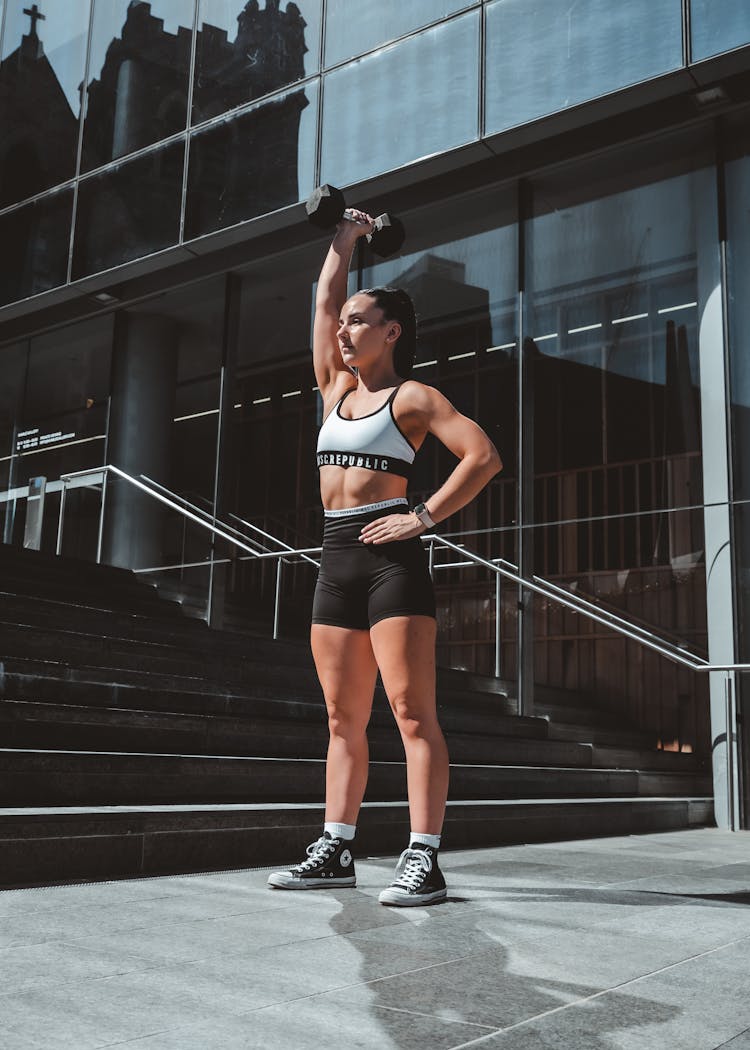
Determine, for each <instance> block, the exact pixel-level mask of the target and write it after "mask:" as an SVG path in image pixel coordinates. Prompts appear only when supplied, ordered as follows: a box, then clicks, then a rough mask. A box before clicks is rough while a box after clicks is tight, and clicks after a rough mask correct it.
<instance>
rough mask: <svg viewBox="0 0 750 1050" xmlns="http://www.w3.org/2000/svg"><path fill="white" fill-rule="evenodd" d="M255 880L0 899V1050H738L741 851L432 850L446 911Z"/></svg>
mask: <svg viewBox="0 0 750 1050" xmlns="http://www.w3.org/2000/svg"><path fill="white" fill-rule="evenodd" d="M393 863H394V858H393V857H388V858H380V857H375V858H358V860H357V872H358V880H359V881H358V886H357V888H356V889H351V890H347V889H338V890H331V891H325V892H317V893H287V892H284V891H278V890H270V889H269V888H268V887H267V886H266V878H267V874H268V872H267V871H266V870H248V869H245V870H242V869H238V870H232V871H223V872H221V871H220V872H210V873H206V874H193V875H181V876H174V877H163V878H145V879H131V880H125V881H121V882H98V883H88V884H79V885H64V886H63V885H61V886H48V887H40V888H35V889H25V890H24V889H22V890H8V891H5V892H2V893H0V1016H1V1017H2V1038H1V1039H0V1044H1V1045H2V1048H3V1050H100V1048H104V1047H119V1048H125V1050H214V1048H215V1050H239V1048H243V1050H245V1048H247V1050H250V1048H255V1047H257V1048H263V1050H267V1048H268V1047H269V1046H271V1047H273V1048H274V1050H287V1048H289V1050H306V1048H307V1047H313V1046H322V1045H328V1044H330V1043H331V1042H332V1041H333V1043H334V1045H346V1046H351V1047H362V1048H373V1050H402V1048H403V1050H406V1048H409V1050H411V1048H413V1047H414V1046H415V1045H429V1046H433V1047H435V1048H437V1050H443V1048H444V1050H463V1048H469V1047H471V1048H473V1047H477V1048H480V1047H481V1048H484V1050H540V1048H541V1050H544V1048H547V1047H549V1048H554V1050H654V1048H661V1047H669V1050H718V1048H719V1047H721V1048H724V1047H726V1048H728V1050H750V996H748V995H747V989H748V988H750V834H748V833H746V832H741V833H737V834H731V833H729V832H722V831H718V830H717V829H704V828H701V829H695V830H690V831H679V832H672V833H657V834H653V835H637V836H617V837H613V838H609V839H607V838H602V839H591V840H581V841H569V842H563V843H540V844H533V845H527V846H518V845H515V846H509V847H505V848H494V849H478V850H465V851H460V852H445V853H444V854H443V857H442V866H443V867H444V869H445V871H446V873H447V875H448V880H449V897H448V900H447V901H446V902H445V903H443V904H440V905H437V906H434V907H422V908H410V909H395V908H384V907H382V906H381V905H379V904H378V902H377V895H378V892H379V891H380V889H381V888H382V886H383V885H385V884H387V883H388V882H389V881H390V879H391V877H392V874H393Z"/></svg>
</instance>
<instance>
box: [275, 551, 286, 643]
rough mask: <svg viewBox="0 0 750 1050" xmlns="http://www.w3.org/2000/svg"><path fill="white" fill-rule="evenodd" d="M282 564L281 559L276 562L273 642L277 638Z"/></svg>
mask: <svg viewBox="0 0 750 1050" xmlns="http://www.w3.org/2000/svg"><path fill="white" fill-rule="evenodd" d="M283 564H284V562H283V559H282V558H277V560H276V597H275V600H274V603H273V640H274V641H278V637H279V610H280V608H281V567H282V565H283Z"/></svg>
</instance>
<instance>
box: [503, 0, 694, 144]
mask: <svg viewBox="0 0 750 1050" xmlns="http://www.w3.org/2000/svg"><path fill="white" fill-rule="evenodd" d="M564 8H565V9H564V10H561V5H560V4H559V3H557V2H555V0H495V2H494V3H491V4H488V5H487V96H486V114H487V115H486V130H487V131H488V132H489V133H491V132H497V131H504V130H505V129H506V128H512V127H515V126H517V125H519V124H524V123H526V122H527V121H530V120H536V119H537V118H538V117H543V116H546V115H547V114H550V113H556V112H557V111H559V110H564V109H568V108H569V107H571V106H576V105H579V104H580V103H582V102H586V101H587V100H589V99H593V98H597V97H598V96H600V95H606V94H607V93H609V92H611V91H617V90H618V89H620V88H624V87H627V86H628V85H630V84H636V83H638V82H639V81H642V80H648V79H649V78H650V77H655V76H657V75H658V74H659V73H666V72H668V71H669V70H672V69H677V68H678V67H679V66H680V65H681V64H682V9H681V3H680V0H630V2H629V3H627V4H624V3H621V4H613V3H612V2H611V0H579V2H578V3H576V4H572V5H570V4H568V5H564Z"/></svg>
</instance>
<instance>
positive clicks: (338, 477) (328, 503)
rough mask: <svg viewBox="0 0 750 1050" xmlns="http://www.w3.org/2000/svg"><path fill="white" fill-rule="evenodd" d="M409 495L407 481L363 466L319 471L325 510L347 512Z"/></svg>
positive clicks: (321, 469)
mask: <svg viewBox="0 0 750 1050" xmlns="http://www.w3.org/2000/svg"><path fill="white" fill-rule="evenodd" d="M400 496H406V478H402V477H400V476H399V475H398V474H384V473H383V474H379V473H378V472H377V471H374V470H364V469H362V468H361V467H334V466H325V467H321V468H320V498H321V501H322V503H323V508H324V510H347V509H349V508H350V507H363V506H365V505H366V504H368V503H380V501H381V500H384V499H397V498H398V497H400Z"/></svg>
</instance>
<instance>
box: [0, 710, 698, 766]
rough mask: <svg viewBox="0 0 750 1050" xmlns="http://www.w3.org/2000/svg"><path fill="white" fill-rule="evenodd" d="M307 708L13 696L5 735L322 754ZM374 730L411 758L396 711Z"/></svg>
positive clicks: (579, 762) (569, 751) (460, 746)
mask: <svg viewBox="0 0 750 1050" xmlns="http://www.w3.org/2000/svg"><path fill="white" fill-rule="evenodd" d="M277 707H278V705H277ZM303 714H304V717H302V716H300V715H299V714H298V715H297V716H296V717H294V718H287V719H283V720H282V719H280V718H276V719H271V718H263V717H252V716H248V717H244V718H230V717H223V716H221V715H216V714H211V715H207V714H203V715H201V714H195V715H193V714H185V713H181V712H160V711H148V710H138V709H121V708H113V707H96V708H92V707H88V706H83V707H82V706H77V705H73V704H54V703H50V702H47V703H45V702H34V701H25V700H8V699H5V700H0V739H2V740H3V742H4V744H5V746H6V747H14V748H16V747H21V748H45V749H51V750H69V749H71V750H86V751H147V750H153V751H159V752H162V753H166V754H185V753H186V752H189V753H191V754H205V755H216V754H238V755H260V756H266V757H294V756H299V757H301V758H319V757H320V756H321V755H323V754H325V749H326V746H327V743H328V731H327V727H326V719H325V712H324V710H323V707H322V705H320V704H318V705H317V706H315V707H314V708H310V709H309V710H307V711H305V712H303ZM511 724H513V723H511ZM514 728H515V726H514ZM446 736H447V738H448V744H449V749H450V752H451V756H452V757H453V759H454V760H455V761H457V762H472V761H473V762H490V763H503V764H504V763H507V764H510V765H514V764H519V763H520V764H523V765H540V766H543V765H560V766H569V767H572V768H586V767H589V766H591V764H592V763H591V756H592V748H591V747H590V746H588V745H586V744H577V743H570V742H567V741H564V742H560V743H558V742H552V741H548V740H544V739H534V738H531V739H524V738H522V737H518V736H514V737H510V736H509V737H503V736H489V735H486V734H485V735H482V736H474V735H472V734H470V733H466V732H458V731H456V730H455V729H452V730H449V731H447V732H446ZM368 737H369V741H370V755H371V757H372V758H373V759H378V758H379V759H382V760H394V761H398V760H400V759H401V758H402V757H403V747H402V745H401V740H400V737H399V735H398V733H397V730H396V726H395V723H394V722H393V719H392V718H390V716H389V715H388V713H386V714H385V717H383V718H382V719H378V720H376V724H374V725H371V727H370V730H369V733H368ZM686 757H687V756H686ZM628 768H633V767H632V764H631V765H630V766H629V767H628ZM684 768H686V769H687V768H688V767H684Z"/></svg>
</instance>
